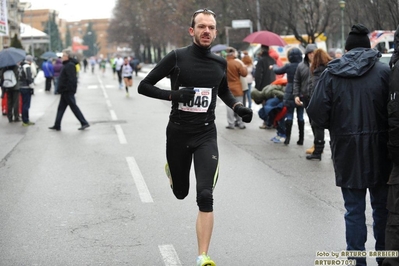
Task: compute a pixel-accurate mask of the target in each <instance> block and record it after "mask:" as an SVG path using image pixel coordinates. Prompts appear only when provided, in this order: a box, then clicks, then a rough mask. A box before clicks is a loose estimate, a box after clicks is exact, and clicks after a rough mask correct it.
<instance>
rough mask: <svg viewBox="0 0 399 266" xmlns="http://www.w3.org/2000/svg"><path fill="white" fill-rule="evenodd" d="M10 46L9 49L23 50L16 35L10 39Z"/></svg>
mask: <svg viewBox="0 0 399 266" xmlns="http://www.w3.org/2000/svg"><path fill="white" fill-rule="evenodd" d="M10 46H11V47H15V48H20V49H23V47H22V43H21V41H20V40H19V38H18V35H17V34H16V33H15V34H14V37H12V39H11V44H10Z"/></svg>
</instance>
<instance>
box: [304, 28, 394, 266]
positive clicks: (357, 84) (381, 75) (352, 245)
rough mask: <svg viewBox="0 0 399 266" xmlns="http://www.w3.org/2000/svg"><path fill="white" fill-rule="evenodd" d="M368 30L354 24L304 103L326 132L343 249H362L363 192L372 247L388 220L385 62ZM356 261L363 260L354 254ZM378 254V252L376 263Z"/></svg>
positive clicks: (380, 245)
mask: <svg viewBox="0 0 399 266" xmlns="http://www.w3.org/2000/svg"><path fill="white" fill-rule="evenodd" d="M368 33H369V30H368V29H367V28H366V27H365V26H363V25H362V24H356V25H353V26H352V28H351V31H350V32H349V35H348V37H347V39H346V44H345V50H346V51H347V52H346V53H345V54H344V55H343V56H342V57H341V58H339V59H334V60H332V61H331V62H330V63H328V65H327V69H326V70H325V71H324V72H323V73H322V74H321V76H320V80H319V82H318V84H317V85H316V88H315V90H314V92H313V96H312V98H311V100H310V103H309V106H308V107H307V113H308V115H309V117H310V118H311V119H312V120H313V121H314V122H315V123H316V124H318V125H319V126H322V127H323V128H326V129H328V130H329V131H330V137H331V151H332V159H333V163H334V171H335V180H336V185H337V186H339V187H341V191H342V195H343V199H344V205H345V209H346V213H345V226H346V244H347V250H352V251H353V250H357V251H359V250H365V243H366V240H367V226H366V216H365V209H366V193H367V190H368V191H369V193H370V202H371V207H372V209H373V220H374V221H373V231H374V238H375V240H376V243H375V250H385V227H386V222H387V215H388V212H387V209H386V203H387V194H388V185H387V181H388V177H389V174H390V172H391V161H390V159H389V158H388V148H387V144H388V111H387V99H388V96H389V86H388V82H389V73H390V70H389V66H388V65H386V64H384V63H382V62H380V61H379V57H381V54H380V52H378V51H377V50H374V49H370V40H369V38H368ZM350 259H356V263H357V264H356V265H358V266H362V265H366V258H365V257H356V258H352V257H350ZM382 260H383V258H380V257H377V262H378V265H381V264H382Z"/></svg>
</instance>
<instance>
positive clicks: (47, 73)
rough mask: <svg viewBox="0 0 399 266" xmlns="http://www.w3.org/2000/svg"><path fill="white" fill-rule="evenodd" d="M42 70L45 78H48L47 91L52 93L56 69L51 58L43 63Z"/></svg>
mask: <svg viewBox="0 0 399 266" xmlns="http://www.w3.org/2000/svg"><path fill="white" fill-rule="evenodd" d="M42 70H43V74H44V77H45V78H46V83H45V84H46V85H45V91H50V89H51V81H52V80H53V77H54V67H53V63H52V62H51V58H49V59H48V60H45V61H44V62H43V64H42Z"/></svg>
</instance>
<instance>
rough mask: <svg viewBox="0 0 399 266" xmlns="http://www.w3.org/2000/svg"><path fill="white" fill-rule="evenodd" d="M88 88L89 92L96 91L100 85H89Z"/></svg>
mask: <svg viewBox="0 0 399 266" xmlns="http://www.w3.org/2000/svg"><path fill="white" fill-rule="evenodd" d="M87 88H88V89H89V90H96V89H98V85H89V86H87Z"/></svg>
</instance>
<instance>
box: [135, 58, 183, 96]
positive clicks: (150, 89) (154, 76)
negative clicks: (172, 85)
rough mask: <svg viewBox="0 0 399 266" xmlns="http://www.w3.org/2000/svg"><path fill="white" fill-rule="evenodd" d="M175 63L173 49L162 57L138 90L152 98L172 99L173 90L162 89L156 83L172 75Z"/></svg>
mask: <svg viewBox="0 0 399 266" xmlns="http://www.w3.org/2000/svg"><path fill="white" fill-rule="evenodd" d="M175 65H176V59H175V54H174V52H173V51H172V52H170V53H169V54H167V55H166V56H165V57H164V58H162V60H161V61H160V62H159V63H158V64H157V65H156V66H155V67H154V69H152V70H151V71H150V73H148V75H147V76H146V77H145V78H144V79H143V80H142V81H141V82H140V84H139V86H138V92H139V93H140V94H143V95H145V96H148V97H151V98H156V99H161V100H167V101H170V100H171V94H172V91H171V90H164V89H160V88H159V87H156V86H155V84H157V82H158V81H160V80H161V79H163V78H165V77H167V76H168V75H171V74H172V71H173V69H174V67H175Z"/></svg>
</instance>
